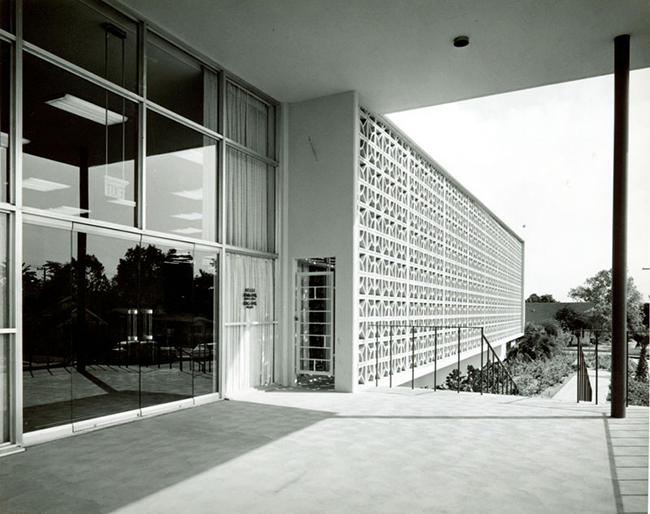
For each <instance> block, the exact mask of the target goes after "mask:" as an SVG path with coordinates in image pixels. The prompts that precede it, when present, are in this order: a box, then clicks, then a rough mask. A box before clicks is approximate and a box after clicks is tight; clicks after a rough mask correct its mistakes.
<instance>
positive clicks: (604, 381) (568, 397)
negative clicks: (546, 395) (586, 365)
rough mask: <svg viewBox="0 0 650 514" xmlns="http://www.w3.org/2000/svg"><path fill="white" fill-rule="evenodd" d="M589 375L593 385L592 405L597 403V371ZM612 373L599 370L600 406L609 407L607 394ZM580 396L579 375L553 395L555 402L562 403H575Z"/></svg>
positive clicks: (593, 370)
mask: <svg viewBox="0 0 650 514" xmlns="http://www.w3.org/2000/svg"><path fill="white" fill-rule="evenodd" d="M587 371H588V373H589V383H590V384H591V391H592V403H596V370H595V369H590V370H587ZM611 375H612V374H611V373H610V372H609V371H606V370H604V369H599V370H598V404H599V405H609V402H608V401H607V394H608V393H609V382H610V377H611ZM577 395H578V374H577V373H576V374H574V375H573V376H572V377H571V379H570V380H569V381H568V382H567V383H566V384H564V386H563V387H562V389H560V390H559V391H558V392H557V393H555V394H554V395H553V399H554V400H558V401H562V402H575V401H576V398H577Z"/></svg>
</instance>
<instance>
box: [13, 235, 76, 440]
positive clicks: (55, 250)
mask: <svg viewBox="0 0 650 514" xmlns="http://www.w3.org/2000/svg"><path fill="white" fill-rule="evenodd" d="M67 228H68V227H66V225H65V224H61V226H59V227H55V226H52V227H39V226H34V225H25V226H24V231H23V243H24V245H23V260H24V265H23V273H22V275H23V276H22V280H23V326H24V330H23V428H24V430H25V431H26V432H28V431H31V430H37V429H40V428H47V427H51V426H55V425H61V424H66V423H70V422H71V420H72V412H71V409H72V403H71V396H70V389H71V375H70V371H71V369H72V361H73V354H72V331H73V329H74V328H75V323H74V319H75V318H74V315H75V310H74V304H73V290H72V277H73V270H72V266H73V264H72V259H71V243H72V241H71V233H70V231H69V230H67Z"/></svg>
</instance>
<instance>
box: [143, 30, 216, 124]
mask: <svg viewBox="0 0 650 514" xmlns="http://www.w3.org/2000/svg"><path fill="white" fill-rule="evenodd" d="M147 98H148V99H149V100H151V101H153V102H155V103H157V104H159V105H162V106H163V107H166V108H167V109H170V110H172V111H174V112H176V113H178V114H181V115H182V116H184V117H186V118H189V119H190V120H192V121H195V122H197V123H200V124H202V125H204V126H206V127H208V128H209V129H212V130H217V114H218V111H217V106H218V98H219V88H218V78H217V74H216V73H214V72H213V71H211V70H209V69H207V68H205V67H204V66H203V65H202V64H201V63H200V62H199V61H197V60H196V59H194V58H192V57H190V56H189V55H188V54H186V53H185V52H183V51H182V50H179V49H178V48H176V47H175V46H173V45H172V44H170V43H168V42H167V41H165V40H164V39H162V38H159V37H158V36H156V35H155V34H151V33H148V34H147Z"/></svg>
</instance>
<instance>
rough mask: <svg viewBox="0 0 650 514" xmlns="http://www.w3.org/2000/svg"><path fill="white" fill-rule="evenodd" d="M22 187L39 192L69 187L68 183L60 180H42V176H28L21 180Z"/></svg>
mask: <svg viewBox="0 0 650 514" xmlns="http://www.w3.org/2000/svg"><path fill="white" fill-rule="evenodd" d="M23 188H24V189H31V190H32V191H40V192H41V193H49V192H50V191H58V190H59V189H69V188H70V186H69V185H68V184H61V183H60V182H52V181H51V180H43V179H42V178H36V177H29V178H26V179H25V180H23Z"/></svg>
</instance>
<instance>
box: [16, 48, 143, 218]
mask: <svg viewBox="0 0 650 514" xmlns="http://www.w3.org/2000/svg"><path fill="white" fill-rule="evenodd" d="M24 84H25V85H24V98H25V100H24V112H25V115H24V135H25V140H26V141H28V142H27V143H26V144H24V146H23V148H24V157H23V160H24V166H23V176H24V180H23V194H24V203H25V205H27V206H30V207H36V208H39V209H45V210H48V211H50V212H54V213H57V214H63V215H68V216H80V217H84V218H90V219H97V220H103V221H109V222H113V223H118V224H121V225H128V226H133V225H134V221H135V212H136V209H135V207H136V202H135V199H136V189H137V188H136V184H135V177H136V174H135V155H136V132H137V129H136V127H137V106H136V105H135V104H134V103H132V102H129V101H127V100H125V99H123V98H121V97H119V96H117V95H114V94H112V93H108V92H107V91H105V90H103V89H102V88H99V87H97V86H94V85H92V84H90V83H89V82H86V81H84V80H82V79H80V78H78V77H76V76H74V75H72V74H70V73H67V72H65V71H63V70H60V69H58V68H56V67H55V66H52V65H50V64H47V63H45V62H44V61H41V60H40V59H38V58H36V57H34V56H31V55H28V54H26V55H25V81H24Z"/></svg>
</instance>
